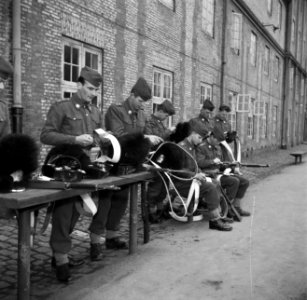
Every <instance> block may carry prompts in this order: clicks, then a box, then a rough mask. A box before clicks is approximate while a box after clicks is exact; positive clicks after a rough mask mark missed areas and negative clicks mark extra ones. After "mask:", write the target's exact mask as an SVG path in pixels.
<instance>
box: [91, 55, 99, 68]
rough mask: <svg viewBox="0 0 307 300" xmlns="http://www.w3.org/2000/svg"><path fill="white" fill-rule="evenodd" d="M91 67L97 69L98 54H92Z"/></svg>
mask: <svg viewBox="0 0 307 300" xmlns="http://www.w3.org/2000/svg"><path fill="white" fill-rule="evenodd" d="M92 69H94V70H98V55H97V54H92Z"/></svg>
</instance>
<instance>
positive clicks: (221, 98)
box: [220, 1, 228, 104]
mask: <svg viewBox="0 0 307 300" xmlns="http://www.w3.org/2000/svg"><path fill="white" fill-rule="evenodd" d="M227 2H228V1H223V23H222V43H221V81H220V103H221V104H223V103H224V81H225V64H226V61H225V49H226V48H225V45H226V40H225V39H226V29H227Z"/></svg>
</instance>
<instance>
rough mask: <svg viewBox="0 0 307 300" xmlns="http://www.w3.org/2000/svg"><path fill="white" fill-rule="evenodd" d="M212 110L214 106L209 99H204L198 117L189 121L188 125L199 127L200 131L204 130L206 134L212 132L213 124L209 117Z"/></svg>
mask: <svg viewBox="0 0 307 300" xmlns="http://www.w3.org/2000/svg"><path fill="white" fill-rule="evenodd" d="M214 108H215V106H214V104H213V103H212V102H211V101H210V100H209V99H206V100H205V101H204V104H203V106H202V108H201V110H200V113H199V116H198V117H196V118H193V119H191V120H190V124H191V125H192V126H193V127H199V128H200V130H205V131H207V132H209V131H212V129H213V125H214V124H213V120H212V119H211V117H210V115H211V113H212V112H213V110H214Z"/></svg>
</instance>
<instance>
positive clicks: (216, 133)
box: [211, 127, 225, 142]
mask: <svg viewBox="0 0 307 300" xmlns="http://www.w3.org/2000/svg"><path fill="white" fill-rule="evenodd" d="M211 135H213V136H214V137H215V138H216V139H217V140H218V141H219V142H221V141H224V140H225V135H224V133H223V132H222V131H221V130H220V129H219V128H218V127H214V128H213V130H212V132H211Z"/></svg>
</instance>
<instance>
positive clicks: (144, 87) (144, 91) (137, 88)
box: [131, 77, 151, 101]
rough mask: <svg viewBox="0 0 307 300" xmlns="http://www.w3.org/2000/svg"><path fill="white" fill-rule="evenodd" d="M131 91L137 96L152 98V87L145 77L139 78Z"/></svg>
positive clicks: (144, 98)
mask: <svg viewBox="0 0 307 300" xmlns="http://www.w3.org/2000/svg"><path fill="white" fill-rule="evenodd" d="M131 93H133V94H134V95H135V96H136V97H137V96H140V97H141V98H142V99H143V100H144V101H147V100H149V99H151V88H150V86H149V85H148V83H147V81H146V80H145V79H144V78H143V77H140V78H139V79H138V80H137V82H136V84H135V85H134V86H133V88H132V89H131Z"/></svg>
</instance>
